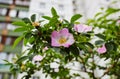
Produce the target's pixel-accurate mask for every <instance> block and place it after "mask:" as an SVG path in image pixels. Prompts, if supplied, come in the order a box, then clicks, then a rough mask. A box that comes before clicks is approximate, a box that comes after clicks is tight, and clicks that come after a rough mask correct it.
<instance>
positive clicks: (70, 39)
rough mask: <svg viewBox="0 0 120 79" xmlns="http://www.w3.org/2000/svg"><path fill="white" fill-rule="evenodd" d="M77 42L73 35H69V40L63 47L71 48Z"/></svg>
mask: <svg viewBox="0 0 120 79" xmlns="http://www.w3.org/2000/svg"><path fill="white" fill-rule="evenodd" d="M74 42H75V40H74V38H73V35H72V34H69V38H68V40H67V42H66V43H65V44H64V45H63V46H64V47H69V46H70V45H72V44H73V43H74Z"/></svg>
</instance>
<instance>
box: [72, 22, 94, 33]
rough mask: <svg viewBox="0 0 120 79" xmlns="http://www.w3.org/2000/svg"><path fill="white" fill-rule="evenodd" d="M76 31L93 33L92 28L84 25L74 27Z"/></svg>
mask: <svg viewBox="0 0 120 79" xmlns="http://www.w3.org/2000/svg"><path fill="white" fill-rule="evenodd" d="M74 30H75V31H77V32H79V33H86V32H88V31H92V27H91V26H87V25H83V24H77V25H75V26H74Z"/></svg>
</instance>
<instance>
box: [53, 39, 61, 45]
mask: <svg viewBox="0 0 120 79" xmlns="http://www.w3.org/2000/svg"><path fill="white" fill-rule="evenodd" d="M51 40H52V42H51V46H57V47H58V46H61V45H60V44H59V43H58V41H57V40H58V39H55V38H52V39H51Z"/></svg>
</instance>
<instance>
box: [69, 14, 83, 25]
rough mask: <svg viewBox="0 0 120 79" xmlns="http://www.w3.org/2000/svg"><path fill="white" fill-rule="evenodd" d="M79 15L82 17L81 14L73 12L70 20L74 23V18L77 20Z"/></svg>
mask: <svg viewBox="0 0 120 79" xmlns="http://www.w3.org/2000/svg"><path fill="white" fill-rule="evenodd" d="M80 17H82V15H80V14H75V15H74V16H72V18H71V20H70V22H71V23H74V22H75V21H76V20H78V19H79V18H80Z"/></svg>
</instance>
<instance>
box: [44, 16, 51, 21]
mask: <svg viewBox="0 0 120 79" xmlns="http://www.w3.org/2000/svg"><path fill="white" fill-rule="evenodd" d="M42 18H44V19H47V20H50V19H51V17H49V16H42Z"/></svg>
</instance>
